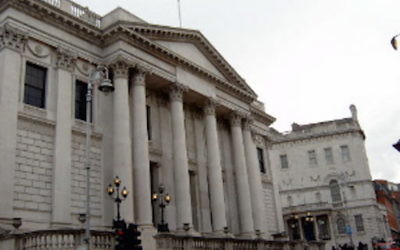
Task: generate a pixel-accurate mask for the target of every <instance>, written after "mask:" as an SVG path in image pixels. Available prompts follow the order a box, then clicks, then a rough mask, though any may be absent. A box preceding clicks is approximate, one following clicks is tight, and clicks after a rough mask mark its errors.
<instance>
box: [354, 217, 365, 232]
mask: <svg viewBox="0 0 400 250" xmlns="http://www.w3.org/2000/svg"><path fill="white" fill-rule="evenodd" d="M354 220H355V222H356V229H357V232H363V231H364V221H363V217H362V214H357V215H354Z"/></svg>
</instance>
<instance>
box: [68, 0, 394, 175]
mask: <svg viewBox="0 0 400 250" xmlns="http://www.w3.org/2000/svg"><path fill="white" fill-rule="evenodd" d="M76 2H78V3H80V4H81V5H83V6H89V8H90V9H91V10H93V11H95V12H97V13H98V14H101V15H104V14H106V13H107V12H109V11H111V10H112V9H114V8H116V7H117V6H121V7H123V8H124V9H127V10H128V11H130V12H132V13H133V14H135V15H137V16H139V17H141V18H143V19H144V20H146V21H147V22H150V23H155V24H161V25H169V26H178V25H179V21H178V11H177V0H151V1H149V0H114V1H104V0H76ZM181 9H182V19H183V27H184V28H191V29H197V30H200V31H201V32H202V33H203V34H204V35H205V36H206V37H207V38H208V39H209V41H210V42H211V43H212V44H213V45H214V46H215V47H216V48H217V49H218V50H219V51H220V53H221V54H222V55H223V56H224V57H225V59H227V60H228V62H229V63H230V64H231V65H232V66H233V67H234V68H235V69H236V70H237V71H238V72H239V74H240V75H241V76H242V77H243V78H245V79H246V81H247V83H248V84H249V85H250V86H251V87H252V88H253V89H254V90H255V91H256V92H257V93H258V95H259V99H260V100H261V101H262V102H264V103H265V106H266V111H267V113H269V114H271V115H273V116H275V117H276V118H277V121H276V122H275V123H274V124H273V127H275V128H277V129H278V130H280V131H284V130H289V129H290V124H291V123H292V122H297V123H299V124H304V123H311V122H318V121H324V120H331V119H338V118H343V117H349V116H350V111H349V109H348V106H349V105H350V104H351V103H354V104H355V105H356V106H357V108H358V110H359V119H360V122H361V125H362V127H363V129H364V131H365V133H366V135H367V141H366V145H367V153H368V156H369V162H370V167H371V171H372V175H373V178H384V179H388V180H390V181H394V182H400V153H398V152H397V151H395V149H394V148H393V147H392V146H391V144H393V143H394V142H396V141H397V140H398V139H399V138H400V133H399V132H398V131H399V129H398V128H400V120H399V119H397V118H396V114H399V113H400V105H399V98H398V96H399V94H400V51H394V50H393V49H392V48H391V46H390V43H389V42H390V39H391V37H392V36H394V35H395V34H398V33H400V11H399V10H400V2H399V1H397V0H335V1H331V0H319V1H316V0H250V1H239V0H181Z"/></svg>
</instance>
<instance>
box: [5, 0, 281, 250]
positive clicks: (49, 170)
mask: <svg viewBox="0 0 400 250" xmlns="http://www.w3.org/2000/svg"><path fill="white" fill-rule="evenodd" d="M0 27H1V29H0V33H1V34H0V49H1V50H0V70H1V74H0V114H1V119H0V128H1V129H0V159H1V161H0V181H1V183H2V185H1V187H2V188H1V189H0V198H1V199H0V228H2V229H3V230H8V229H10V228H11V223H12V218H16V217H19V218H22V226H21V228H20V230H22V231H35V230H44V229H60V228H81V227H82V225H81V224H80V222H79V221H78V216H79V214H81V213H85V206H86V203H85V202H86V198H87V197H86V195H85V194H86V186H87V183H86V181H85V180H86V172H85V171H86V170H85V135H86V133H85V129H86V125H87V123H86V121H85V114H86V113H85V112H86V111H85V110H86V103H85V94H86V92H87V83H88V81H89V76H90V73H91V72H92V71H93V69H94V68H95V67H96V66H97V65H105V66H107V67H108V68H109V69H110V78H111V80H112V82H113V86H114V87H115V91H114V92H113V93H111V94H109V95H104V94H103V93H100V92H99V91H98V90H97V89H95V90H94V100H93V105H92V109H93V113H92V117H91V130H92V131H93V132H92V137H91V148H90V166H91V170H90V172H91V173H90V185H91V189H90V201H91V202H90V218H91V228H92V229H98V230H104V229H110V227H111V223H112V219H113V218H114V216H115V213H116V212H115V204H114V203H113V201H112V199H110V198H109V197H108V195H107V193H106V192H105V190H106V187H107V185H108V184H109V183H111V182H112V180H113V178H114V177H115V176H119V177H120V178H121V180H122V185H123V186H126V188H127V189H128V191H129V192H130V194H129V195H128V197H127V199H126V200H125V201H124V202H123V203H122V205H121V214H122V217H123V218H124V219H125V220H126V221H128V222H134V223H136V224H138V225H139V226H140V228H141V231H142V241H143V245H144V247H145V249H155V245H154V244H155V243H154V242H153V241H152V240H151V239H152V237H153V236H154V235H155V233H156V231H155V227H154V225H155V224H156V223H157V222H159V220H160V214H159V210H158V208H157V207H153V204H152V202H151V194H152V192H154V191H157V189H158V186H159V185H160V184H163V185H164V186H165V189H166V192H168V193H169V194H170V195H171V197H172V201H171V203H170V205H169V206H168V207H167V209H166V215H165V216H166V218H165V220H166V222H168V224H169V228H170V230H171V231H172V232H174V233H176V234H180V233H189V234H193V235H211V236H221V235H224V234H226V233H227V231H228V232H229V235H233V236H234V237H238V238H248V239H251V238H254V237H256V236H259V237H263V238H265V239H272V235H273V234H275V233H278V232H282V231H283V230H284V228H283V222H282V219H281V218H282V215H281V212H280V211H281V209H280V203H279V197H278V193H277V190H276V189H274V184H273V182H272V171H271V169H270V166H269V164H267V162H268V161H267V153H266V150H267V140H266V136H267V132H266V131H267V129H268V126H269V125H270V124H271V123H272V122H273V121H274V118H273V117H271V116H270V115H268V114H266V113H265V111H264V107H263V104H262V103H260V102H258V101H257V96H256V94H255V93H254V91H253V90H252V89H251V88H250V87H249V86H248V85H247V84H246V82H245V81H244V80H243V79H242V78H241V77H240V76H239V75H238V74H237V73H236V72H235V70H234V69H233V68H232V67H231V66H230V65H229V64H228V63H227V62H226V61H225V60H224V58H223V57H222V56H221V55H220V54H219V53H218V51H217V50H216V49H215V48H214V47H213V46H212V45H211V44H210V43H209V42H208V41H207V40H206V39H205V38H204V37H203V35H202V34H201V33H200V32H198V31H193V30H187V29H178V28H172V27H164V26H159V25H151V24H149V23H147V22H144V21H143V20H141V19H140V18H138V17H136V16H134V15H132V14H131V13H129V12H127V11H126V10H123V9H121V8H117V9H115V10H114V11H112V12H110V13H109V14H107V15H106V16H104V17H100V16H98V15H96V14H95V13H92V12H90V11H89V10H88V9H86V8H83V7H82V6H79V5H77V4H75V3H73V2H71V1H68V0H58V1H57V0H54V1H53V0H52V1H38V0H24V1H21V0H3V1H0ZM184 225H186V226H188V227H189V230H187V229H184Z"/></svg>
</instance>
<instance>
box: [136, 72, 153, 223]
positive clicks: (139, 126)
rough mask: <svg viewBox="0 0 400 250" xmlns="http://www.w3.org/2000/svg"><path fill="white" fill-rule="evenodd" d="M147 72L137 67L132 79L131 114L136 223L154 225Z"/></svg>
mask: <svg viewBox="0 0 400 250" xmlns="http://www.w3.org/2000/svg"><path fill="white" fill-rule="evenodd" d="M145 78H146V71H145V69H144V68H143V67H136V70H135V73H134V75H133V77H132V82H131V84H132V89H131V114H132V138H133V175H134V180H135V181H134V190H133V191H134V194H135V195H134V196H135V212H136V223H138V224H140V225H152V207H151V184H150V164H149V141H148V135H147V133H148V131H147V115H146V87H145V85H146V81H145Z"/></svg>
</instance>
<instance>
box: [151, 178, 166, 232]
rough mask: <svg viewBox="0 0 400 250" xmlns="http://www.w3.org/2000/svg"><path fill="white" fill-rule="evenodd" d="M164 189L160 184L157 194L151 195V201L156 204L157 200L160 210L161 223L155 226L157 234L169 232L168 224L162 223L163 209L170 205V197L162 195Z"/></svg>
mask: <svg viewBox="0 0 400 250" xmlns="http://www.w3.org/2000/svg"><path fill="white" fill-rule="evenodd" d="M164 191H165V187H164V185H163V184H161V185H160V186H159V187H158V193H153V195H152V196H151V200H152V201H153V202H156V201H157V200H158V202H159V204H158V206H159V207H160V209H161V222H160V223H159V224H157V231H158V232H169V228H168V223H165V221H164V209H165V207H166V206H167V205H168V204H169V203H170V201H171V196H170V195H169V194H164Z"/></svg>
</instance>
